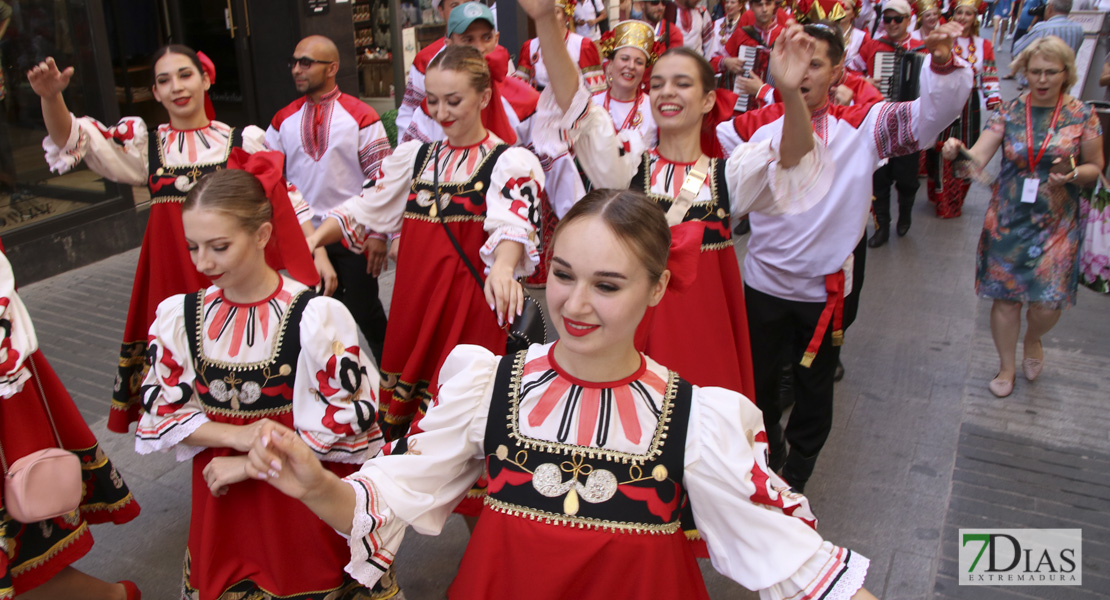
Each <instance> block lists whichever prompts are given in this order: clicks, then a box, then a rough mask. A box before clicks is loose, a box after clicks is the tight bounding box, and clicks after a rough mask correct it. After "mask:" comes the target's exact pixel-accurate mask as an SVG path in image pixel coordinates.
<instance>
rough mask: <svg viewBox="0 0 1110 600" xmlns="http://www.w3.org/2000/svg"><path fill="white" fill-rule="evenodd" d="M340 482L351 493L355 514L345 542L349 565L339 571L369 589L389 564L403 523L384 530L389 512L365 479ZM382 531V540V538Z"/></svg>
mask: <svg viewBox="0 0 1110 600" xmlns="http://www.w3.org/2000/svg"><path fill="white" fill-rule="evenodd" d="M343 482H344V483H346V484H348V485H350V486H351V487H352V488H354V490H355V513H354V518H353V519H352V520H351V535H350V537H349V538H348V542H349V543H350V547H351V562H349V563H347V566H345V567H343V570H345V571H346V572H347V573H349V574H350V575H351V577H354V578H355V580H357V581H358V582H359V583H361V584H362V585H364V586H366V587H368V588H369V587H373V586H374V584H375V583H377V582H378V580H379V579H381V577H382V575H383V574H385V572H386V571H387V570H389V567H390V565H392V564H393V560H394V558H395V557H396V551H397V548H398V547H399V546H400V545H401V539H402V538H403V537H404V535H405V527H404V524H403V523H398V525H400V526H399V527H386V525H387V524H390V523H391V521H392V520H391V518H390V516H389V514H388V513H389V512H390V511H389V509H388V507H386V506H385V505H384V504H382V503H381V499H380V497H379V494H378V490H377V488H375V487H374V484H373V483H372V482H371V481H370V480H369V479H368V478H366V477H363V476H361V473H355V474H353V475H351V476H349V477H347V478H346V479H344V480H343ZM383 529H384V530H385V531H386V532H387V533H386V536H383V535H382V531H383Z"/></svg>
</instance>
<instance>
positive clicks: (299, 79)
mask: <svg viewBox="0 0 1110 600" xmlns="http://www.w3.org/2000/svg"><path fill="white" fill-rule="evenodd" d="M289 70H290V72H291V73H292V75H293V84H294V86H296V88H297V91H298V92H300V93H301V94H304V95H303V96H301V97H300V98H298V99H297V100H295V101H293V103H292V104H290V105H289V106H286V107H285V108H283V109H281V110H279V111H278V112H277V114H276V115H274V118H273V120H272V121H271V122H270V127H269V128H267V129H266V145H267V146H268V147H269V148H270V149H272V150H277V151H279V152H281V153H283V154H285V178H286V179H287V180H289V181H290V182H291V183H292V184H293V185H295V186H297V189H299V190H300V191H301V193H302V194H303V195H304V199H305V202H307V203H308V205H309V206H310V207H311V208H312V214H313V216H312V223H313V225H317V226H319V225H320V221H321V220H322V219H323V218H324V215H326V214H327V213H328V211H330V210H332V209H333V208H335V207H337V206H339V204H340V203H342V202H343V201H344V200H346V199H347V198H350V197H351V196H357V195H359V193H361V192H362V183H363V182H364V181H365V180H367V179H369V178H370V176H371V175H372V174H373V173H374V172H375V171H377V170H378V167H379V166H380V165H381V162H382V160H383V159H385V158H386V157H387V156H389V155H390V153H391V150H390V147H389V138H388V137H386V133H385V127H384V126H383V125H382V122H381V119H380V118H379V117H378V113H376V112H375V111H374V109H373V108H370V107H369V106H367V105H366V104H365V103H364V102H362V101H361V100H359V99H358V98H356V97H354V96H351V95H349V94H344V93H343V92H342V91H340V89H339V86H338V85H336V82H335V76H336V74H337V73H338V72H339V50H338V49H337V48H336V46H335V43H334V42H332V41H331V40H330V39H328V38H326V37H324V36H319V35H313V36H309V37H307V38H305V39H303V40H301V42H300V43H299V44H297V47H296V49H294V50H293V56H292V57H291V58H290V59H289ZM386 250H387V248H386V242H385V236H379V235H375V236H373V237H371V238H369V239H367V240H366V243H365V245H364V247H363V248H352V249H350V250H349V249H347V248H346V247H344V246H343V245H342V244H341V243H336V244H332V245H330V246H327V247H322V248H317V249H316V250H315V251H314V253H313V254H314V256H313V258H314V259H315V260H316V264H317V268H319V269H320V270H321V275H322V276H323V277H322V282H321V283H322V286H323V289H322V290H321V291H323V293H324V294H326V295H334V296H335V298H336V299H337V300H339V301H340V302H342V303H343V305H344V306H346V307H347V309H348V310H349V311H350V312H351V315H352V316H354V318H355V322H356V323H357V324H358V327H359V329H360V330H361V331H362V335H363V336H365V337H366V341H367V343H368V344H369V346H370V350H371V351H372V352H373V354H374V357H375V358H376V359H377V360H379V361H380V360H381V357H382V354H381V352H382V344H383V343H384V342H385V325H386V317H385V310H384V308H383V307H382V302H381V300H380V299H379V298H378V279H377V277H378V274H379V273H380V272H381V269H382V267H383V266H384V263H385V256H386Z"/></svg>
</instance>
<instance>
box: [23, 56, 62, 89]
mask: <svg viewBox="0 0 1110 600" xmlns="http://www.w3.org/2000/svg"><path fill="white" fill-rule="evenodd" d="M72 77H73V67H66V69H65V70H64V71H59V70H58V64H57V63H55V62H54V58H53V57H47V58H46V60H44V61H42V62H40V63H39V64H37V65H35V66H34V67H31V70H30V71H27V81H28V83H30V84H31V89H32V90H34V91H35V93H36V94H38V95H39V96H40V97H42V98H52V97H54V96H57V95H59V94H61V93H62V92H63V91H64V90H65V89H66V87H68V86H69V80H70V78H72Z"/></svg>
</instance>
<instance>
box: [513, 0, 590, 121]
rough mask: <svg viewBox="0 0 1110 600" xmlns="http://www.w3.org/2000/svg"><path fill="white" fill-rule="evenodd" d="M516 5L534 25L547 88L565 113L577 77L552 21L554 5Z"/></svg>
mask: <svg viewBox="0 0 1110 600" xmlns="http://www.w3.org/2000/svg"><path fill="white" fill-rule="evenodd" d="M518 4H520V7H521V8H523V9H524V11H525V12H527V13H528V16H529V17H532V20H533V21H535V23H536V37H537V38H539V40H540V51H541V52H543V63H544V65H545V66H547V75H548V77H549V78H550V79H551V84H550V87H551V88H552V89H553V91H554V92H555V101H556V103H558V105H559V108H561V109H563V110H564V111H565V110H567V109H568V108H570V105H571V101H572V100H573V99H574V93H575V92H577V91H578V80H579V73H578V67H577V66H576V65H575V64H574V61H573V60H571V58H570V53H569V52H567V47H566V45H565V44H564V43H563V34H562V32H561V31H560V28H559V23H558V22H556V20H555V3H554V2H553V1H552V0H520V1H519V2H518Z"/></svg>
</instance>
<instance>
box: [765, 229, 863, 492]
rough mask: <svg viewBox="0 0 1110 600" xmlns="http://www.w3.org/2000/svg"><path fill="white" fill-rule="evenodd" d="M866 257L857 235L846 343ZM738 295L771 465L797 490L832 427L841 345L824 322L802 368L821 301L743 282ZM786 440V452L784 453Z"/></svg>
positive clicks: (846, 311) (846, 302) (846, 313)
mask: <svg viewBox="0 0 1110 600" xmlns="http://www.w3.org/2000/svg"><path fill="white" fill-rule="evenodd" d="M866 260H867V244H866V243H865V238H861V239H860V242H859V244H858V245H857V246H856V250H855V254H854V262H853V267H852V292H851V293H850V294H849V295H848V296H847V297H845V299H844V322H843V326H844V330H845V341H846V342H847V339H848V337H847V329H848V326H849V325H851V324H852V322H854V321H855V318H856V314H857V313H858V310H859V298H860V293H861V291H862V289H863V274H864V267H865V266H866ZM744 299H745V302H746V303H747V307H748V331H749V334H750V338H751V346H752V371H753V374H754V376H755V401H756V406H758V407H759V409H760V410H761V411H763V426H764V428H765V429H766V430H767V439H768V442H769V446H770V451H771V463H772V466H775V467H777V466H778V464H783V463H784V462H785V464H783V467H782V475H783V478H785V479H786V481H787V482H788V483H790V484H791V485H792V486H794V487H795V488H797V489H799V490H800V489H801V488H803V487H804V486H805V483H806V481H808V480H809V477H810V475H812V473H813V468H814V466H815V465H816V462H817V456H818V454H819V453H820V452H821V448H822V447H824V445H825V441H826V440H827V439H828V437H829V431H830V430H831V429H832V421H833V419H832V417H833V376H834V375H835V373H836V365H837V363H838V362H839V360H840V348H841V347H840V346H833V344H832V331H833V328H832V326H831V323H830V326H829V328H828V330H827V331H826V332H825V337H824V339H823V340H822V341H821V348H820V349H819V350H818V351H817V356H816V357H815V358H814V360H813V363H812V364H811V365H810V366H809V367H808V368H807V367H803V366H802V365H801V364H800V361H801V360H802V355H803V354H804V353H805V351H806V347H807V346H808V345H809V341H810V339H812V338H813V332H814V330H816V328H817V321H818V320H819V319H820V317H821V312H822V311H823V310H824V309H825V303H824V302H797V301H794V300H785V299H783V298H778V297H776V296H772V295H770V294H765V293H763V292H760V291H758V290H756V289H753V288H751V287H749V286H747V285H745V286H744ZM784 361H785V362H784ZM784 364H789V365H790V366H791V369H792V370H793V374H794V377H793V388H794V408H793V409H792V410H791V412H790V419H789V420H788V421H787V423H786V427H785V429H784V428H783V427H782V425H781V421H782V413H783V410H782V404H781V403H780V399H779V382H780V378H781V374H782V370H783V367H784ZM787 443H789V445H790V453H789V455H787V454H786V444H787ZM783 457H785V461H784V459H783Z"/></svg>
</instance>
